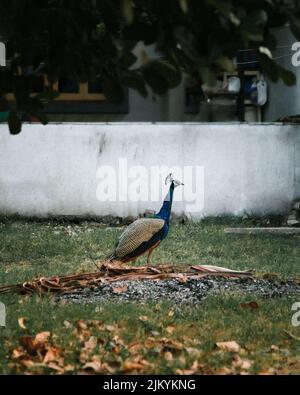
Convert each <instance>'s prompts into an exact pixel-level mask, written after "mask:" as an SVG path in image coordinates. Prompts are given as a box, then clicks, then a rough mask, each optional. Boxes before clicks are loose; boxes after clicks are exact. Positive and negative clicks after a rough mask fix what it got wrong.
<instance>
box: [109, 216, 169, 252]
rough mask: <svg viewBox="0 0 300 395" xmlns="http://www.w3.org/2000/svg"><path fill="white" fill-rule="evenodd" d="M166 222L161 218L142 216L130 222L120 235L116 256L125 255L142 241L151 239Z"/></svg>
mask: <svg viewBox="0 0 300 395" xmlns="http://www.w3.org/2000/svg"><path fill="white" fill-rule="evenodd" d="M164 224H165V221H164V220H163V219H159V218H141V219H137V220H136V221H134V222H133V223H132V224H130V225H129V226H128V227H127V228H126V229H125V230H124V232H123V233H122V234H121V236H120V237H119V241H118V244H117V246H116V249H115V256H116V257H118V258H122V257H125V256H127V255H129V254H131V253H132V252H133V251H135V250H136V249H137V248H138V247H139V246H140V245H141V244H142V243H144V242H146V241H149V240H150V239H151V238H152V236H154V235H155V234H156V233H157V232H159V231H160V230H161V229H162V228H163V226H164Z"/></svg>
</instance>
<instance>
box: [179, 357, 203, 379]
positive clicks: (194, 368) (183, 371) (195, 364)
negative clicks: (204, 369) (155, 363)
mask: <svg viewBox="0 0 300 395" xmlns="http://www.w3.org/2000/svg"><path fill="white" fill-rule="evenodd" d="M199 367H201V365H199V364H198V361H194V362H193V365H192V366H191V368H190V369H176V370H175V374H179V375H184V376H190V375H192V374H195V373H196V372H197V370H198V369H199Z"/></svg>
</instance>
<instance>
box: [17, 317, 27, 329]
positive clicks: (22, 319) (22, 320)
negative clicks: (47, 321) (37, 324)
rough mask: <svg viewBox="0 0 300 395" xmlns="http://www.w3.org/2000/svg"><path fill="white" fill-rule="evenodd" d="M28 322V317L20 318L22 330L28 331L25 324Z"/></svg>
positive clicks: (19, 322)
mask: <svg viewBox="0 0 300 395" xmlns="http://www.w3.org/2000/svg"><path fill="white" fill-rule="evenodd" d="M27 320H28V318H26V317H20V318H18V324H19V327H20V328H22V329H26V326H25V322H26V321H27Z"/></svg>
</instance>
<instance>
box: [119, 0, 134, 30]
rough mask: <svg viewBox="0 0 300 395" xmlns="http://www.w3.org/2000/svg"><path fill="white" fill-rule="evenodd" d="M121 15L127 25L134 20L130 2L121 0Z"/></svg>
mask: <svg viewBox="0 0 300 395" xmlns="http://www.w3.org/2000/svg"><path fill="white" fill-rule="evenodd" d="M122 9H123V15H124V17H125V19H126V21H127V23H128V24H131V23H132V22H133V19H134V13H133V8H132V3H131V0H122Z"/></svg>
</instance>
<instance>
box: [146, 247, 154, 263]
mask: <svg viewBox="0 0 300 395" xmlns="http://www.w3.org/2000/svg"><path fill="white" fill-rule="evenodd" d="M153 251H154V248H152V249H151V250H150V251H149V252H148V257H147V264H148V265H149V264H150V263H151V256H152V254H153Z"/></svg>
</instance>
